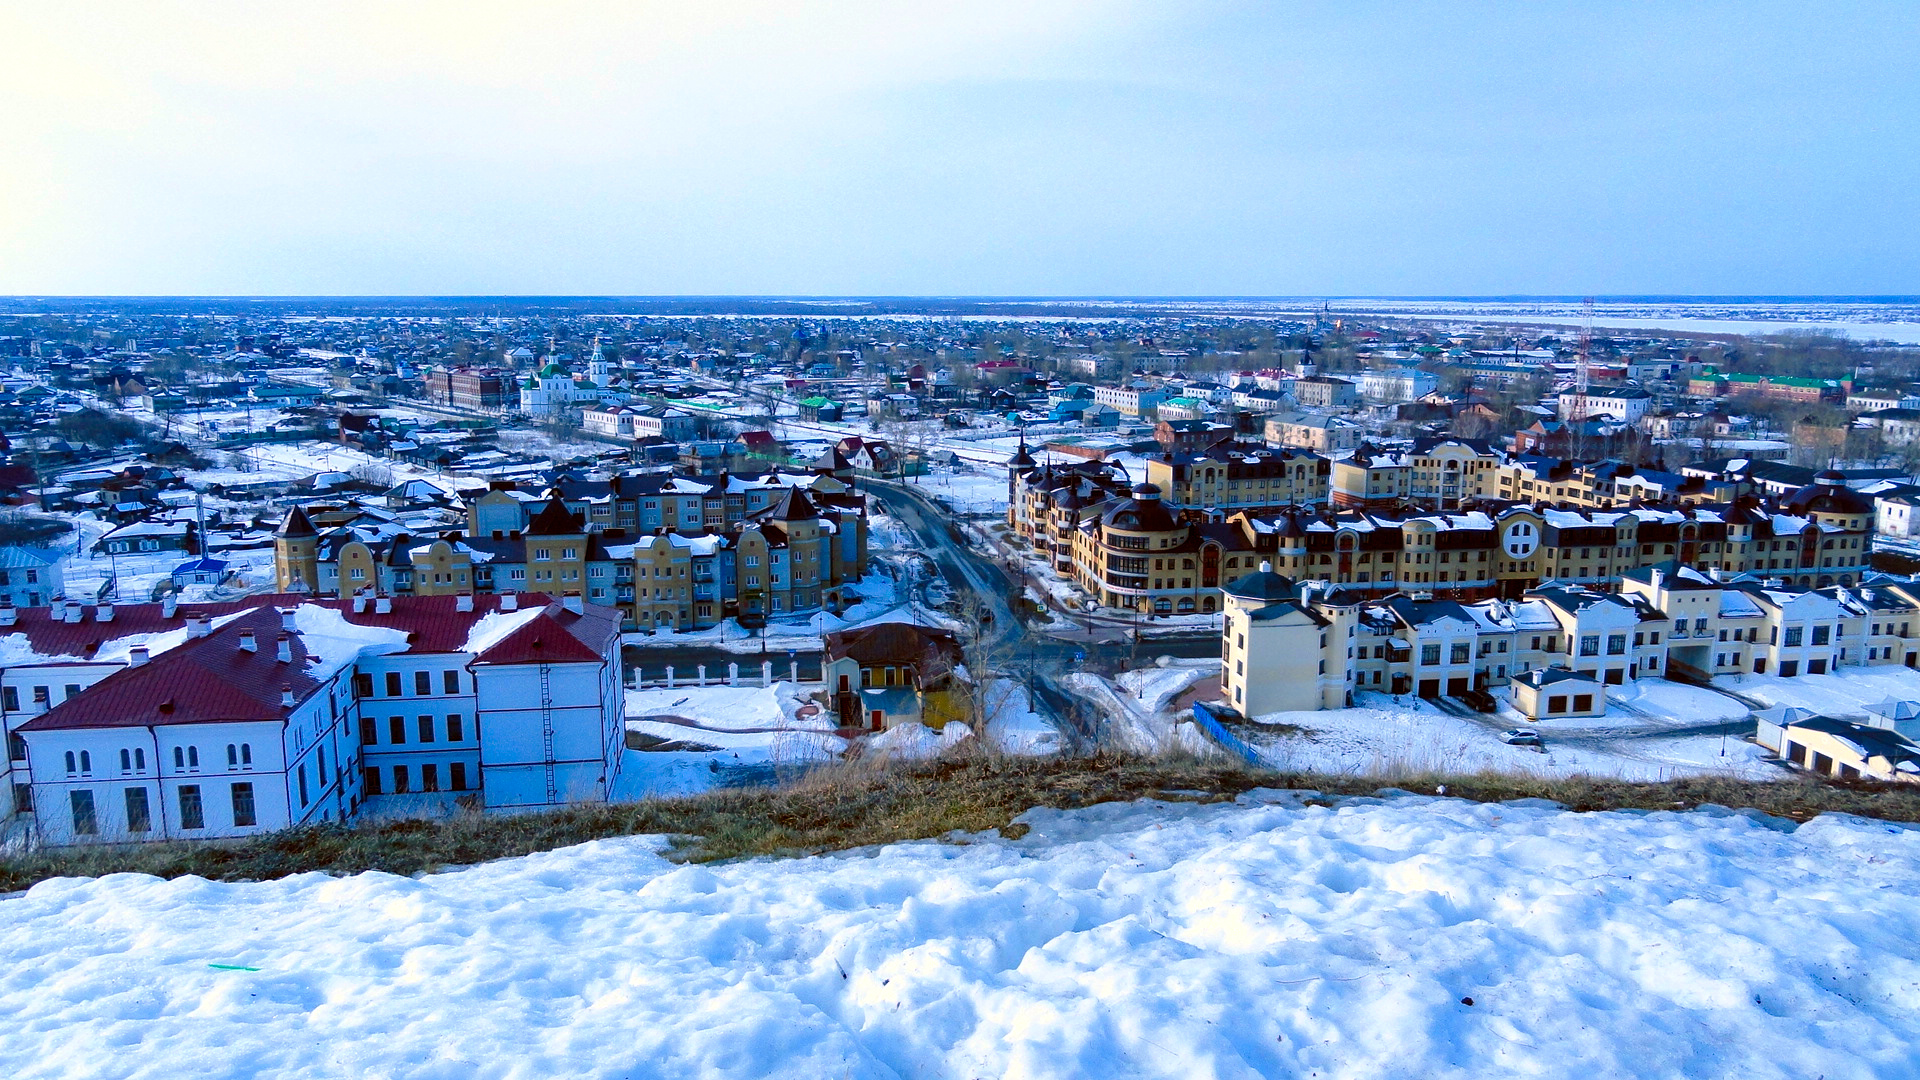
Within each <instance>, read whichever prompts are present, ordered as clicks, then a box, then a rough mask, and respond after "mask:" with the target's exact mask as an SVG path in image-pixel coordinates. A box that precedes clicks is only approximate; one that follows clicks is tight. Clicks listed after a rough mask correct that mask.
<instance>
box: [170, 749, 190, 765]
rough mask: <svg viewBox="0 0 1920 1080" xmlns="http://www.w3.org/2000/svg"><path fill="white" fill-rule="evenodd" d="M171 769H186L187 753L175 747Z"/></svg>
mask: <svg viewBox="0 0 1920 1080" xmlns="http://www.w3.org/2000/svg"><path fill="white" fill-rule="evenodd" d="M173 767H174V768H176V769H184V768H186V767H187V753H186V751H184V750H182V749H180V748H179V747H177V746H176V747H174V748H173Z"/></svg>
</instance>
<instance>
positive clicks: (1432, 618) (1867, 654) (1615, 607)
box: [1221, 563, 1920, 716]
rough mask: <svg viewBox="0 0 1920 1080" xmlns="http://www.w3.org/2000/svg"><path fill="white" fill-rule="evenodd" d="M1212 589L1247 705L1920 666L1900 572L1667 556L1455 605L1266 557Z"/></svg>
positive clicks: (1258, 710)
mask: <svg viewBox="0 0 1920 1080" xmlns="http://www.w3.org/2000/svg"><path fill="white" fill-rule="evenodd" d="M1223 591H1224V596H1225V612H1226V616H1225V618H1224V620H1223V628H1222V641H1221V659H1222V663H1223V687H1224V689H1225V691H1226V694H1227V698H1228V701H1229V703H1230V704H1231V705H1232V706H1233V707H1234V708H1235V709H1238V710H1240V711H1241V712H1242V713H1244V714H1246V715H1248V716H1259V715H1264V714H1268V713H1274V712H1282V711H1292V710H1301V709H1319V708H1336V707H1339V706H1341V705H1345V704H1351V702H1352V697H1351V695H1352V692H1353V691H1357V690H1371V691H1376V692H1382V693H1390V694H1417V695H1420V696H1422V697H1440V696H1458V695H1464V694H1466V693H1468V692H1469V691H1485V690H1488V689H1490V688H1494V687H1499V686H1506V685H1510V684H1513V683H1514V682H1515V681H1516V680H1523V681H1525V680H1529V679H1530V678H1531V681H1530V682H1528V688H1529V689H1532V690H1536V691H1539V690H1542V687H1543V686H1544V684H1545V683H1546V682H1552V681H1554V679H1556V678H1558V677H1559V676H1560V675H1565V676H1570V677H1572V679H1573V680H1575V681H1577V682H1579V683H1580V684H1581V685H1583V686H1587V687H1589V689H1588V690H1587V691H1585V692H1587V693H1589V694H1591V695H1594V696H1595V697H1597V699H1598V701H1600V702H1604V700H1605V688H1606V687H1609V686H1618V685H1623V684H1626V683H1630V682H1632V681H1634V680H1636V679H1642V678H1660V677H1665V676H1667V675H1668V674H1669V673H1670V672H1676V671H1677V672H1679V673H1682V674H1685V675H1688V676H1689V677H1701V676H1706V675H1714V674H1739V673H1743V672H1752V673H1755V674H1769V673H1771V674H1777V675H1779V676H1782V677H1785V678H1792V677H1795V676H1798V675H1818V674H1826V673H1830V672H1833V671H1836V670H1837V669H1838V668H1839V667H1840V666H1841V665H1881V664H1897V663H1905V664H1907V665H1908V666H1920V637H1915V636H1913V632H1914V631H1916V630H1920V588H1916V587H1915V586H1914V585H1912V584H1910V583H1905V582H1898V583H1889V584H1875V585H1872V586H1864V587H1856V588H1847V587H1838V586H1836V587H1831V588H1828V589H1808V588H1801V587H1787V586H1781V585H1776V584H1772V583H1769V582H1765V581H1753V580H1749V581H1744V582H1737V583H1736V582H1728V581H1723V580H1720V578H1719V577H1716V576H1715V575H1712V574H1709V573H1706V572H1703V571H1700V570H1697V569H1694V568H1690V567H1685V566H1681V565H1679V564H1676V563H1666V564H1664V565H1661V566H1654V567H1645V568H1642V569H1641V570H1639V571H1636V572H1634V573H1632V574H1629V575H1628V578H1627V581H1626V583H1625V585H1624V586H1623V589H1622V591H1621V592H1619V593H1602V592H1597V591H1594V590H1591V589H1583V588H1567V587H1562V586H1549V587H1544V588H1540V589H1536V590H1531V591H1529V592H1527V593H1526V594H1524V595H1523V596H1522V597H1520V598H1518V599H1515V600H1501V599H1488V600H1481V601H1477V602H1473V603H1457V602H1452V601H1444V600H1420V599H1415V598H1412V597H1408V596H1393V597H1387V598H1381V599H1372V600H1368V599H1363V598H1361V597H1360V596H1359V595H1357V593H1356V591H1355V590H1351V589H1345V588H1341V587H1338V586H1335V587H1328V586H1326V585H1325V584H1324V583H1320V582H1313V581H1299V580H1297V579H1293V578H1289V577H1285V576H1282V575H1280V574H1278V573H1276V572H1274V571H1273V569H1272V567H1271V566H1270V565H1269V564H1265V563H1263V564H1262V567H1261V571H1260V572H1259V573H1256V574H1252V575H1247V576H1244V577H1242V578H1238V579H1235V580H1233V581H1230V582H1228V583H1227V585H1226V586H1225V588H1224V590H1223ZM1542 673H1553V674H1550V675H1549V677H1548V678H1547V679H1545V680H1542V679H1540V678H1538V677H1537V676H1539V675H1541V674H1542ZM1536 684H1539V685H1536ZM1566 692H1567V691H1566V688H1565V687H1563V688H1562V691H1561V693H1562V694H1563V704H1562V705H1561V706H1560V707H1559V708H1550V707H1546V706H1544V705H1541V704H1540V703H1539V701H1536V706H1537V707H1538V709H1539V711H1540V712H1544V713H1547V714H1551V715H1561V716H1565V715H1572V714H1574V713H1585V714H1592V713H1594V712H1595V711H1596V710H1595V709H1594V708H1592V707H1591V704H1590V705H1589V707H1587V708H1584V709H1577V708H1576V709H1571V710H1570V709H1569V708H1567V706H1566V704H1565V703H1564V702H1565V700H1566V699H1565V696H1564V695H1565V693H1566ZM1519 700H1520V698H1519V697H1516V701H1519ZM1528 700H1535V698H1534V697H1532V696H1529V698H1528ZM1540 700H1551V698H1548V697H1545V696H1544V694H1542V695H1541V697H1540ZM1602 707H1604V706H1602Z"/></svg>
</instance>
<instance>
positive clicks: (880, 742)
mask: <svg viewBox="0 0 1920 1080" xmlns="http://www.w3.org/2000/svg"><path fill="white" fill-rule="evenodd" d="M972 737H973V729H972V728H970V727H968V726H967V725H965V724H963V723H961V722H960V721H958V720H955V721H952V722H950V723H948V724H947V725H945V726H944V727H942V728H941V729H940V730H939V731H935V730H933V729H932V728H930V727H927V726H926V725H925V724H920V723H916V722H913V721H908V722H907V723H904V724H900V725H898V726H896V727H891V728H888V729H887V730H885V731H882V732H880V733H879V734H877V735H869V736H867V737H866V738H865V739H864V740H862V745H863V746H864V747H865V748H866V752H867V753H868V754H870V755H872V756H874V757H877V758H883V759H893V760H896V761H925V760H927V759H928V758H937V757H939V756H940V755H941V754H944V753H946V752H947V751H948V750H951V749H953V748H954V747H956V746H958V745H960V744H961V743H962V742H963V741H965V740H967V739H970V738H972Z"/></svg>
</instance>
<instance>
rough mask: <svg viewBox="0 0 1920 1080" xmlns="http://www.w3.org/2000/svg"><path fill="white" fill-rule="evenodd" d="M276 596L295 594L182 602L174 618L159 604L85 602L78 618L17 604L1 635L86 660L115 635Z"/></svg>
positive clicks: (176, 624)
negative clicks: (109, 615) (103, 614)
mask: <svg viewBox="0 0 1920 1080" xmlns="http://www.w3.org/2000/svg"><path fill="white" fill-rule="evenodd" d="M276 599H281V600H287V601H289V602H291V601H292V600H293V599H294V598H293V597H271V596H256V597H252V598H249V599H247V600H238V601H233V602H230V603H221V604H182V605H180V608H179V610H178V611H176V612H174V614H173V617H172V618H166V617H164V611H165V609H164V607H163V606H162V605H160V604H122V605H118V606H115V605H112V604H108V605H85V606H83V607H82V608H81V617H80V620H79V621H78V622H65V621H63V620H61V619H58V618H56V617H55V616H54V612H55V611H56V609H55V608H51V607H31V608H17V609H15V611H16V617H17V619H18V620H19V621H18V622H16V623H15V624H14V625H12V626H0V637H4V636H6V635H8V634H25V635H26V636H27V643H28V644H29V645H31V646H32V647H33V651H34V652H36V653H39V654H40V655H42V656H70V657H72V658H73V659H75V660H85V659H87V658H88V657H90V656H92V655H93V654H94V653H95V652H96V651H97V650H98V649H99V648H100V646H101V645H103V644H105V643H106V642H109V641H112V640H113V639H115V638H123V637H130V636H132V635H134V634H159V633H165V632H166V631H168V630H178V629H180V628H181V627H183V626H185V625H187V620H188V619H190V618H192V617H193V616H196V615H225V614H227V613H229V612H233V611H242V610H245V609H247V608H250V607H258V606H259V605H261V604H265V603H271V602H272V601H274V600H276ZM101 606H105V607H107V608H108V609H110V610H111V611H112V612H113V619H112V620H111V621H109V622H101V621H99V612H100V607H101Z"/></svg>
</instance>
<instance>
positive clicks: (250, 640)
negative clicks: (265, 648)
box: [240, 627, 260, 652]
mask: <svg viewBox="0 0 1920 1080" xmlns="http://www.w3.org/2000/svg"><path fill="white" fill-rule="evenodd" d="M240 651H241V652H258V651H260V643H259V642H258V641H257V640H255V638H254V636H253V628H252V627H248V628H246V629H244V630H242V631H240Z"/></svg>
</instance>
